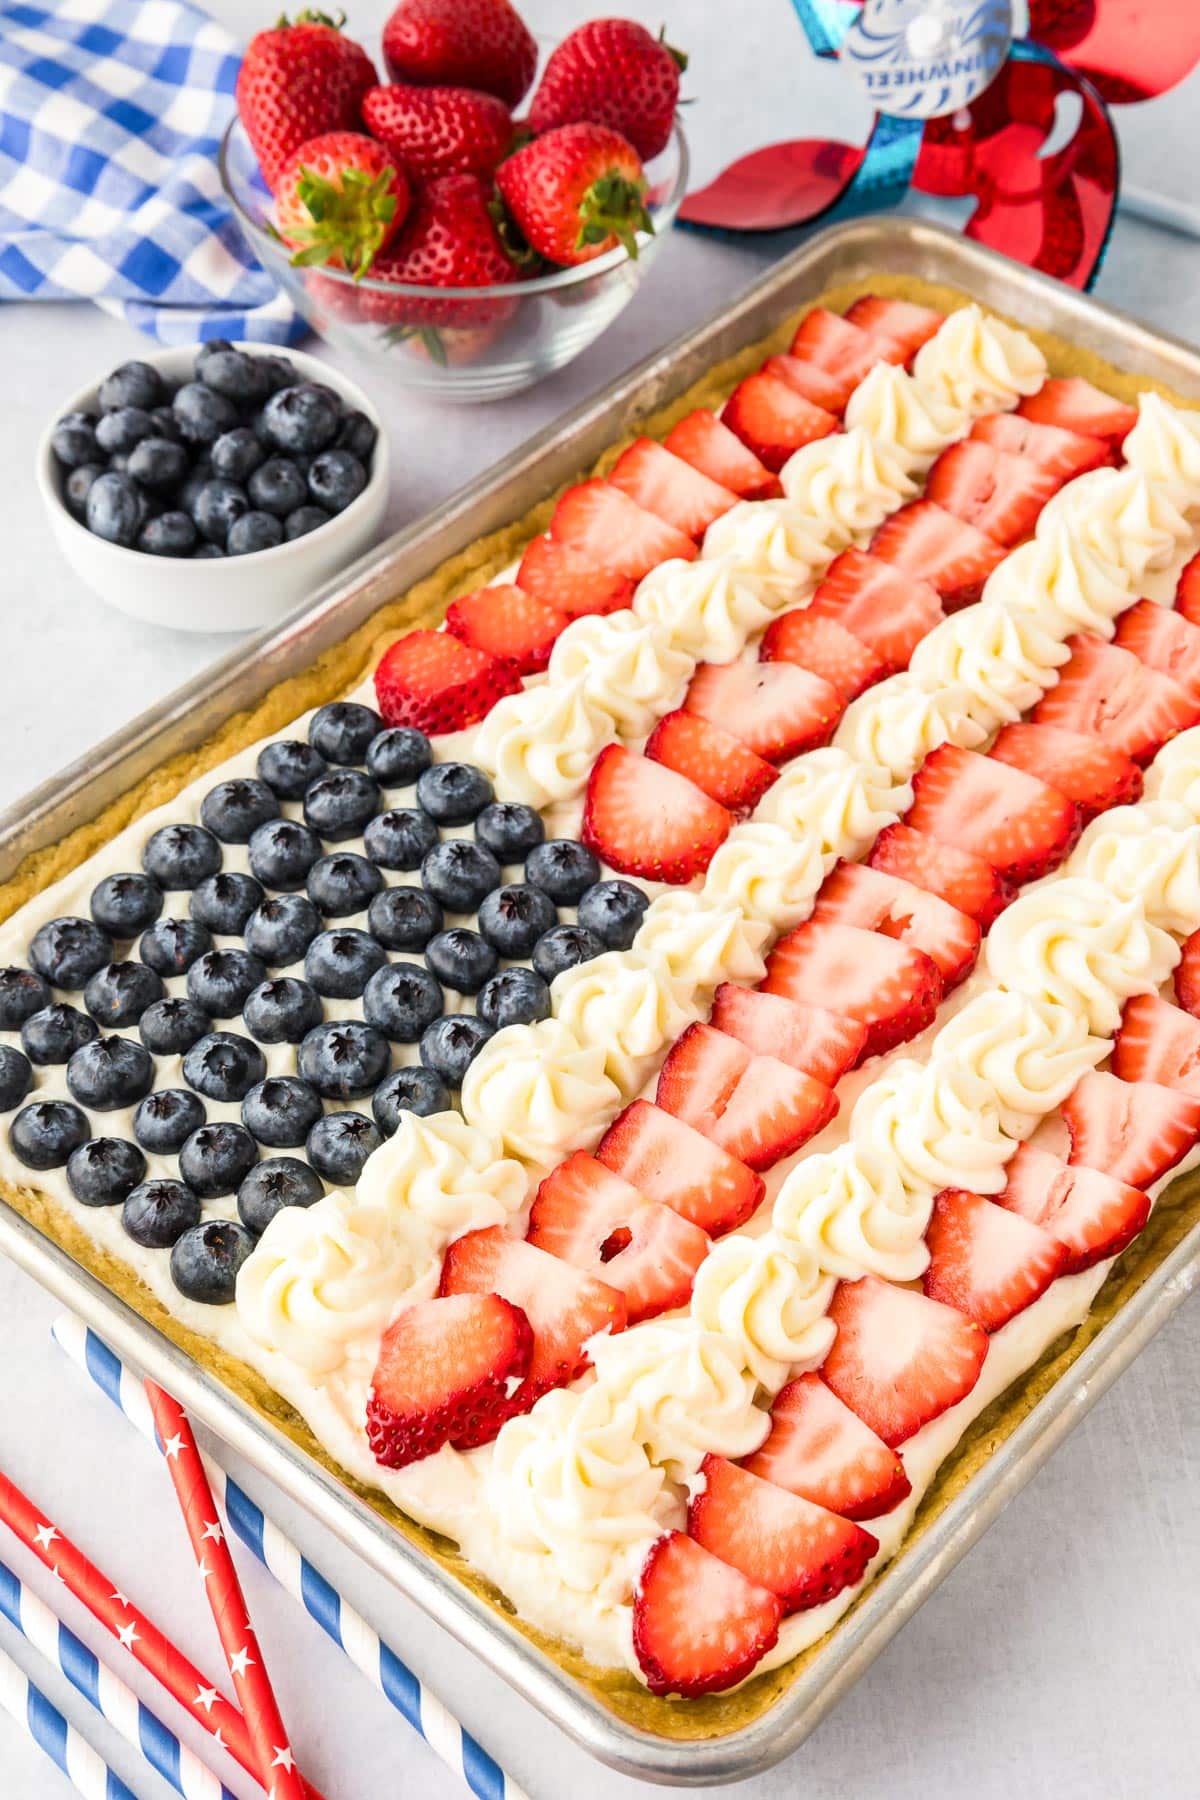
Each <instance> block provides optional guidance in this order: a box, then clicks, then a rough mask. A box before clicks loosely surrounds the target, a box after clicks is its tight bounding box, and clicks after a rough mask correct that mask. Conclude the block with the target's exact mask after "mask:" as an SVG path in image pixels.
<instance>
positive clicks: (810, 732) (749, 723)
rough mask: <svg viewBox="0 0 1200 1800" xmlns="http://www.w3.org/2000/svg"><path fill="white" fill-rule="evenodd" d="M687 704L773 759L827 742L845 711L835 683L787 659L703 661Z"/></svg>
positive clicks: (781, 759)
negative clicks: (782, 660)
mask: <svg viewBox="0 0 1200 1800" xmlns="http://www.w3.org/2000/svg"><path fill="white" fill-rule="evenodd" d="M683 706H684V711H685V712H690V713H696V714H698V715H699V717H700V718H702V719H709V720H711V722H712V723H713V724H714V725H719V726H720V727H721V729H722V730H723V731H729V732H732V733H733V735H734V736H735V737H738V738H740V739H741V740H742V742H743V744H746V745H748V746H749V748H750V749H751V750H753V751H754V754H755V755H756V756H761V757H764V758H765V759H766V760H767V761H768V762H786V761H787V759H788V758H789V757H791V756H798V755H799V753H800V752H801V751H802V750H813V749H815V748H816V746H817V745H818V744H824V743H826V742H827V741H828V739H829V736H830V733H831V732H832V731H833V728H834V726H835V725H836V724H837V722H838V720H839V719H840V718H841V715H842V700H841V696H840V694H839V693H838V691H837V689H836V688H834V687H830V685H829V683H828V682H827V681H822V679H821V677H820V676H819V675H812V674H810V673H809V671H808V670H807V669H800V668H797V667H796V665H795V663H787V662H771V663H743V662H734V663H701V664H700V667H699V668H698V669H697V670H696V673H695V674H694V675H693V676H692V679H691V681H690V682H689V683H688V691H687V693H686V695H685V696H684V701H683Z"/></svg>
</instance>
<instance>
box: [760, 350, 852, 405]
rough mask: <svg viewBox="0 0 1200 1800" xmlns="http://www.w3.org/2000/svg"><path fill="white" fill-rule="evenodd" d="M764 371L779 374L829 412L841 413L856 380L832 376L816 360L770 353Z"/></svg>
mask: <svg viewBox="0 0 1200 1800" xmlns="http://www.w3.org/2000/svg"><path fill="white" fill-rule="evenodd" d="M762 372H763V374H764V375H777V376H778V377H779V379H780V381H786V382H787V384H788V386H789V387H791V388H795V390H796V392H797V393H798V394H803V395H804V398H805V399H806V400H811V401H812V403H813V405H814V406H820V407H822V408H823V409H824V410H825V411H826V412H831V413H841V412H842V411H843V410H844V408H845V405H846V402H847V400H848V399H849V398H850V395H851V394H852V393H853V392H854V386H855V384H854V382H852V381H851V382H847V381H846V378H845V376H843V375H830V374H829V373H828V372H827V371H826V370H825V369H822V368H819V367H818V365H817V364H816V363H815V362H805V361H804V360H803V359H802V358H801V357H799V356H768V358H767V360H766V362H765V363H764V364H763V366H762Z"/></svg>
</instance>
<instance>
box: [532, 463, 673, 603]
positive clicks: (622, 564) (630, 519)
mask: <svg viewBox="0 0 1200 1800" xmlns="http://www.w3.org/2000/svg"><path fill="white" fill-rule="evenodd" d="M550 536H551V537H552V538H555V539H557V541H558V542H559V543H560V544H570V545H571V546H572V548H573V549H576V550H580V551H582V552H583V554H584V555H585V556H589V557H591V558H592V559H593V561H595V562H597V563H600V564H601V565H602V566H603V567H604V568H606V569H613V570H615V571H616V573H617V574H618V575H628V576H629V577H630V579H631V580H633V581H640V580H641V578H642V576H643V575H648V574H649V573H650V570H651V569H653V568H655V567H657V565H658V564H659V563H660V562H666V561H667V559H668V557H671V556H678V557H682V558H684V559H685V560H687V559H689V558H691V557H693V556H695V554H696V546H695V544H694V543H693V542H692V540H691V538H690V537H685V535H684V533H683V532H682V531H676V529H675V527H674V526H673V525H668V524H667V522H666V520H665V519H659V518H656V517H655V515H654V514H653V513H650V512H647V511H646V509H645V507H644V506H639V505H638V503H637V501H636V500H631V499H630V498H629V495H628V494H626V493H623V492H622V490H621V489H620V488H619V487H613V485H612V484H611V482H608V481H582V482H580V483H579V485H578V487H573V488H568V489H567V491H566V493H565V494H563V495H562V496H561V498H560V499H559V501H558V504H557V505H556V506H555V508H554V512H553V514H552V516H551V519H550Z"/></svg>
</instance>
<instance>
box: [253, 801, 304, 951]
mask: <svg viewBox="0 0 1200 1800" xmlns="http://www.w3.org/2000/svg"><path fill="white" fill-rule="evenodd" d="M320 854H321V840H320V838H319V837H318V836H317V834H316V833H315V832H314V831H310V830H309V829H308V826H307V825H301V824H300V823H299V822H298V821H297V820H295V819H269V820H268V821H267V823H266V824H265V825H260V826H259V827H258V829H257V830H256V831H255V833H254V836H253V837H252V838H251V839H250V867H251V868H252V869H253V871H254V873H255V875H257V877H258V879H259V881H262V882H265V883H266V885H267V886H268V887H272V888H278V889H280V890H282V891H283V892H284V893H293V892H295V890H296V889H297V888H302V887H303V886H304V883H305V880H306V879H307V876H308V872H309V870H310V869H311V868H312V866H313V864H314V863H315V862H316V860H317V858H318V857H319V856H320ZM257 885H258V883H257V882H256V883H255V886H257ZM262 898H263V895H262V892H261V889H260V891H259V900H260V902H261V900H262ZM250 910H251V911H253V910H254V909H253V908H251V909H250ZM249 916H250V914H249V912H248V913H247V915H246V917H247V918H249ZM245 923H246V920H245V919H243V921H242V925H241V926H240V927H239V930H240V929H243V928H244V926H245Z"/></svg>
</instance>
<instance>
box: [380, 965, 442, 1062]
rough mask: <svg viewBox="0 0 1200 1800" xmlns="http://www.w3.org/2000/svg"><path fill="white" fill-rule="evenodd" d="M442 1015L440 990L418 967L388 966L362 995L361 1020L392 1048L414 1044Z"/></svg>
mask: <svg viewBox="0 0 1200 1800" xmlns="http://www.w3.org/2000/svg"><path fill="white" fill-rule="evenodd" d="M444 1011H445V1001H444V1000H443V997H442V990H441V987H440V986H439V985H438V983H437V982H436V981H435V980H434V978H433V976H432V975H431V974H430V973H429V970H428V969H423V968H422V967H421V965H420V964H419V963H388V964H387V965H386V967H384V968H382V969H377V970H376V972H375V974H374V975H372V977H371V979H370V981H368V983H367V986H366V991H365V992H364V994H363V1017H364V1018H365V1019H366V1020H367V1022H368V1023H369V1024H371V1025H378V1027H379V1029H380V1031H382V1032H383V1034H384V1036H385V1037H389V1038H391V1040H392V1042H393V1043H395V1044H415V1043H416V1042H417V1040H418V1039H419V1038H420V1036H421V1033H422V1032H423V1031H424V1029H425V1027H426V1026H427V1025H432V1024H433V1021H434V1020H435V1019H440V1018H441V1016H442V1013H443V1012H444Z"/></svg>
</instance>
